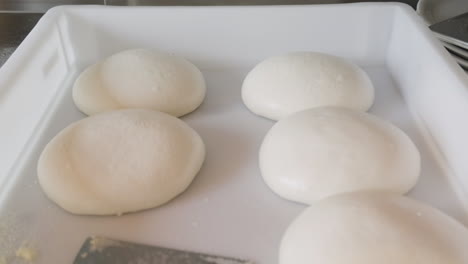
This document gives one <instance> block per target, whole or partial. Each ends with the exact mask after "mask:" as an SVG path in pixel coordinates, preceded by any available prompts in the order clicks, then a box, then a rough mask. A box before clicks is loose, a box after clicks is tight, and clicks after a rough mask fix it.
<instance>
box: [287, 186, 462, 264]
mask: <svg viewBox="0 0 468 264" xmlns="http://www.w3.org/2000/svg"><path fill="white" fill-rule="evenodd" d="M467 245H468V230H467V229H466V228H465V227H464V226H463V225H462V224H460V223H458V222H457V221H455V220H454V219H452V218H450V217H449V216H447V215H445V214H443V213H442V212H440V211H438V210H437V209H434V208H432V207H430V206H427V205H425V204H423V203H420V202H417V201H415V200H412V199H410V198H407V197H404V196H400V195H396V194H388V193H377V192H374V193H372V192H364V193H351V194H342V195H338V196H334V197H330V198H327V199H324V200H322V201H319V202H316V203H314V204H312V205H311V206H310V207H309V208H307V209H306V210H305V211H304V212H302V213H301V214H300V215H299V216H298V217H297V218H296V219H295V220H294V221H293V222H292V224H291V225H290V226H289V227H288V229H287V231H286V233H285V235H284V237H283V239H282V242H281V246H280V252H279V264H311V263H320V264H376V263H379V264H396V263H398V264H448V263H450V264H466V263H468V251H467V250H466V246H467Z"/></svg>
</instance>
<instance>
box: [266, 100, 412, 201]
mask: <svg viewBox="0 0 468 264" xmlns="http://www.w3.org/2000/svg"><path fill="white" fill-rule="evenodd" d="M259 163H260V164H259V165H260V170H261V174H262V176H263V179H264V180H265V182H266V184H267V185H268V186H269V187H270V188H271V189H272V190H273V191H274V192H276V193H277V194H278V195H280V196H282V197H283V198H285V199H288V200H292V201H296V202H300V203H305V204H310V203H312V202H314V201H316V200H319V199H322V198H325V197H327V196H331V195H334V194H338V193H343V192H354V191H360V190H387V191H392V192H396V193H406V192H407V191H409V190H410V189H411V188H412V187H413V186H414V185H415V184H416V182H417V180H418V177H419V172H420V155H419V151H418V149H417V148H416V146H415V145H414V143H413V142H412V141H411V139H410V138H409V137H408V136H407V135H406V134H405V133H404V132H403V131H401V130H400V129H399V128H397V127H396V126H394V125H393V124H391V123H389V122H387V121H384V120H382V119H379V118H377V117H376V116H373V115H371V114H368V113H365V112H361V111H357V110H351V109H346V108H340V107H319V108H312V109H308V110H305V111H301V112H298V113H295V114H292V115H290V116H288V117H286V118H284V119H282V120H280V121H278V122H277V123H276V124H275V125H274V126H273V127H272V128H271V129H270V131H268V133H267V135H266V136H265V138H264V140H263V143H262V145H261V148H260V155H259Z"/></svg>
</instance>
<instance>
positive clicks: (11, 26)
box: [0, 13, 42, 65]
mask: <svg viewBox="0 0 468 264" xmlns="http://www.w3.org/2000/svg"><path fill="white" fill-rule="evenodd" d="M41 17H42V14H41V13H0V36H1V37H0V65H3V63H5V61H6V60H7V59H8V58H9V57H10V55H11V53H13V51H14V50H15V49H16V47H18V45H19V44H20V43H21V41H23V39H24V38H25V37H26V35H27V34H28V33H29V32H30V31H31V29H32V28H33V27H34V26H35V25H36V23H37V21H38V20H39V19H40V18H41Z"/></svg>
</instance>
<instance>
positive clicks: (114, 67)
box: [73, 49, 206, 116]
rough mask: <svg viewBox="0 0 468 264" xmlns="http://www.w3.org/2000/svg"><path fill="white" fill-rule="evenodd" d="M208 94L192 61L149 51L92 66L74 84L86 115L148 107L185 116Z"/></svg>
mask: <svg viewBox="0 0 468 264" xmlns="http://www.w3.org/2000/svg"><path fill="white" fill-rule="evenodd" d="M205 93H206V87H205V80H204V78H203V75H202V73H201V72H200V70H199V69H198V68H197V67H195V66H194V65H193V64H192V63H190V62H189V61H187V60H185V59H183V58H181V57H178V56H175V55H171V54H167V53H161V52H156V51H152V50H145V49H134V50H126V51H122V52H119V53H116V54H114V55H112V56H110V57H109V58H106V59H105V60H103V61H101V62H98V63H96V64H94V65H91V66H89V67H88V68H87V69H85V70H84V71H83V72H82V73H81V74H80V76H79V77H78V78H77V79H76V81H75V83H74V85H73V100H74V102H75V104H76V106H77V107H78V108H79V109H80V110H81V111H82V112H83V113H85V114H87V115H93V114H97V113H101V112H105V111H110V110H116V109H122V108H145V109H152V110H157V111H161V112H165V113H168V114H170V115H173V116H182V115H185V114H188V113H190V112H192V111H193V110H195V109H196V108H197V107H198V106H199V105H200V104H201V103H202V101H203V99H204V97H205Z"/></svg>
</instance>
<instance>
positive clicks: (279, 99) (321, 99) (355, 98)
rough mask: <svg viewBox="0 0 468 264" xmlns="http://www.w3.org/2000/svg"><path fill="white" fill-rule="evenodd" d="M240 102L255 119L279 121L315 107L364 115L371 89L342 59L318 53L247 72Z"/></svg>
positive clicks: (286, 57) (278, 58)
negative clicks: (347, 109)
mask: <svg viewBox="0 0 468 264" xmlns="http://www.w3.org/2000/svg"><path fill="white" fill-rule="evenodd" d="M242 99H243V101H244V104H245V105H246V106H247V108H249V109H250V111H252V112H254V113H255V114H257V115H260V116H263V117H266V118H269V119H273V120H279V119H281V118H284V117H285V116H288V115H290V114H292V113H295V112H298V111H301V110H305V109H308V108H313V107H319V106H340V107H347V108H351V109H357V110H363V111H367V110H368V109H369V108H370V107H371V105H372V104H373V102H374V87H373V85H372V82H371V81H370V79H369V77H368V76H367V74H366V73H365V72H364V71H363V70H362V69H361V68H359V67H358V66H357V65H354V64H352V63H351V62H349V61H346V60H345V59H342V58H339V57H335V56H332V55H327V54H323V53H318V52H296V53H290V54H286V55H283V56H276V57H272V58H269V59H267V60H265V61H263V62H261V63H259V64H258V65H257V66H255V68H254V69H253V70H252V71H250V72H249V74H248V75H247V77H246V78H245V80H244V83H243V85H242Z"/></svg>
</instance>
